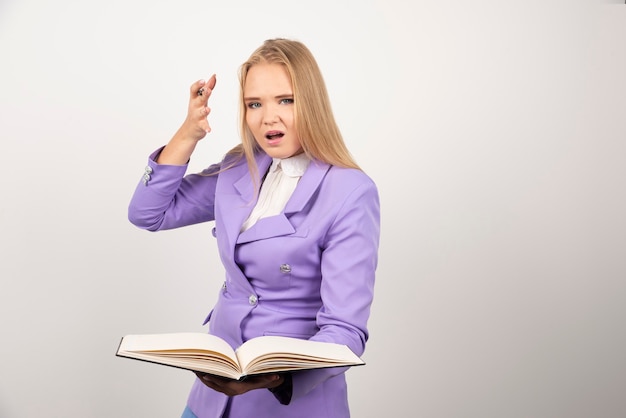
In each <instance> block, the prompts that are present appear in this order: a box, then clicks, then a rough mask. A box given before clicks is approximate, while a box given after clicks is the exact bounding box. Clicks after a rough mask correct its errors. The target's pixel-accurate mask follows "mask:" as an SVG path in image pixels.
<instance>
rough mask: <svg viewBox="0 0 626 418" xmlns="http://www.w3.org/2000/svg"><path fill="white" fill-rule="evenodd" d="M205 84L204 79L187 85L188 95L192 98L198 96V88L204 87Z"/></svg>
mask: <svg viewBox="0 0 626 418" xmlns="http://www.w3.org/2000/svg"><path fill="white" fill-rule="evenodd" d="M205 84H206V81H205V80H198V81H196V82H195V83H193V84H192V85H191V87H189V95H190V96H191V98H192V99H193V98H195V97H198V96H199V94H198V92H199V91H200V89H203V88H204V85H205Z"/></svg>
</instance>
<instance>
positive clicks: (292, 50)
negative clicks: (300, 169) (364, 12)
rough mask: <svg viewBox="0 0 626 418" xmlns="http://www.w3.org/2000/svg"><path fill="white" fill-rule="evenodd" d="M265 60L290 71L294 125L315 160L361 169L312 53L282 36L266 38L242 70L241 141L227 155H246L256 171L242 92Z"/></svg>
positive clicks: (304, 147) (253, 172)
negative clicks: (336, 120) (342, 131)
mask: <svg viewBox="0 0 626 418" xmlns="http://www.w3.org/2000/svg"><path fill="white" fill-rule="evenodd" d="M262 63H263V64H265V63H267V64H280V65H283V66H284V67H285V69H286V70H287V73H288V74H289V77H290V79H291V84H292V88H293V96H294V112H295V114H294V120H295V126H296V130H297V132H298V136H299V139H300V144H301V145H302V149H303V151H304V152H305V153H306V154H307V155H308V156H309V157H310V158H311V159H312V160H319V161H323V162H325V163H328V164H331V165H336V166H339V167H346V168H356V169H360V168H359V166H358V165H357V164H356V162H355V161H354V159H353V158H352V156H351V155H350V152H349V151H348V148H347V147H346V145H345V143H344V141H343V137H342V136H341V132H340V131H339V127H338V126H337V123H336V122H335V117H334V116H333V112H332V109H331V105H330V100H329V98H328V93H327V91H326V84H325V83H324V79H323V77H322V73H321V71H320V69H319V67H318V65H317V62H316V61H315V58H314V57H313V54H312V53H311V51H309V49H308V48H307V47H306V46H305V45H304V44H302V43H301V42H298V41H293V40H288V39H282V38H277V39H269V40H267V41H265V42H264V43H263V45H261V46H260V47H259V48H257V49H256V51H254V52H253V53H252V55H250V58H248V60H247V61H246V62H244V63H243V64H242V65H241V67H240V69H239V84H240V96H239V125H240V126H239V129H240V134H241V144H239V145H237V146H236V147H235V148H233V149H232V150H230V151H229V152H228V155H230V156H238V157H239V158H242V157H245V158H246V161H247V163H248V167H249V169H250V173H251V174H256V173H257V171H258V169H257V166H256V161H255V159H254V154H255V153H256V152H259V151H260V147H259V146H258V144H257V142H256V141H255V139H254V136H253V135H252V132H251V131H250V128H249V127H248V124H247V123H246V111H247V107H246V105H245V103H244V100H243V95H244V86H245V84H246V78H247V76H248V71H249V70H250V68H252V66H254V65H257V64H262ZM239 158H236V160H239ZM255 177H256V176H255V175H253V178H255Z"/></svg>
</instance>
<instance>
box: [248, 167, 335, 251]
mask: <svg viewBox="0 0 626 418" xmlns="http://www.w3.org/2000/svg"><path fill="white" fill-rule="evenodd" d="M329 168H330V165H328V164H326V163H321V162H316V161H311V163H310V164H309V167H308V168H307V170H306V172H305V173H304V175H303V176H302V178H301V179H300V181H299V182H298V186H297V187H296V189H295V191H294V192H293V195H292V196H291V198H290V199H289V201H287V205H286V206H285V210H284V211H283V213H280V214H278V215H275V216H270V217H267V218H261V219H259V220H258V221H257V222H256V223H255V224H254V225H253V226H252V227H251V228H250V229H248V230H246V231H244V232H242V233H241V234H239V236H238V237H237V238H236V242H237V243H238V244H242V243H245V242H251V241H257V240H261V239H267V238H272V237H278V236H283V235H290V234H293V233H295V232H296V229H295V228H294V226H293V225H292V224H291V222H290V221H289V215H290V214H293V213H297V212H300V211H301V210H302V209H303V208H304V207H305V205H306V204H307V203H308V202H309V200H310V199H311V197H312V196H313V194H314V193H315V191H316V190H317V188H318V187H319V185H320V183H321V182H322V180H323V179H324V176H325V175H326V172H327V171H328V169H329ZM251 210H252V208H250V210H249V211H248V212H247V215H246V216H248V215H249V214H250V211H251ZM243 221H244V219H241V223H243ZM241 223H240V225H241Z"/></svg>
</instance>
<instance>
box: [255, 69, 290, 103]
mask: <svg viewBox="0 0 626 418" xmlns="http://www.w3.org/2000/svg"><path fill="white" fill-rule="evenodd" d="M291 90H292V87H291V78H290V77H289V73H288V72H287V69H286V68H285V66H284V65H282V64H268V63H263V64H255V65H253V66H252V67H250V69H249V70H248V74H247V75H246V82H245V84H244V96H246V97H248V96H262V95H280V94H286V93H291V92H292V91H291Z"/></svg>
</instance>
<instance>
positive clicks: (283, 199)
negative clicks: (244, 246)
mask: <svg viewBox="0 0 626 418" xmlns="http://www.w3.org/2000/svg"><path fill="white" fill-rule="evenodd" d="M309 162H310V160H309V157H307V155H306V154H305V153H300V154H298V155H294V156H292V157H289V158H283V159H280V158H274V159H273V160H272V165H271V166H270V169H269V171H268V173H267V176H266V177H265V181H263V185H262V186H261V192H260V193H259V200H258V201H257V203H256V206H255V207H254V209H252V213H250V216H249V217H248V219H246V221H245V222H244V223H243V225H242V226H241V232H243V231H245V230H247V229H249V228H250V227H251V226H252V225H254V224H255V223H256V222H257V221H258V220H259V219H261V218H267V217H269V216H274V215H278V214H279V213H281V212H282V211H283V209H285V205H286V204H287V201H288V200H289V198H290V197H291V195H292V194H293V191H294V190H295V189H296V186H297V185H298V181H300V177H302V175H303V174H304V172H305V171H306V169H307V167H308V166H309Z"/></svg>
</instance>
